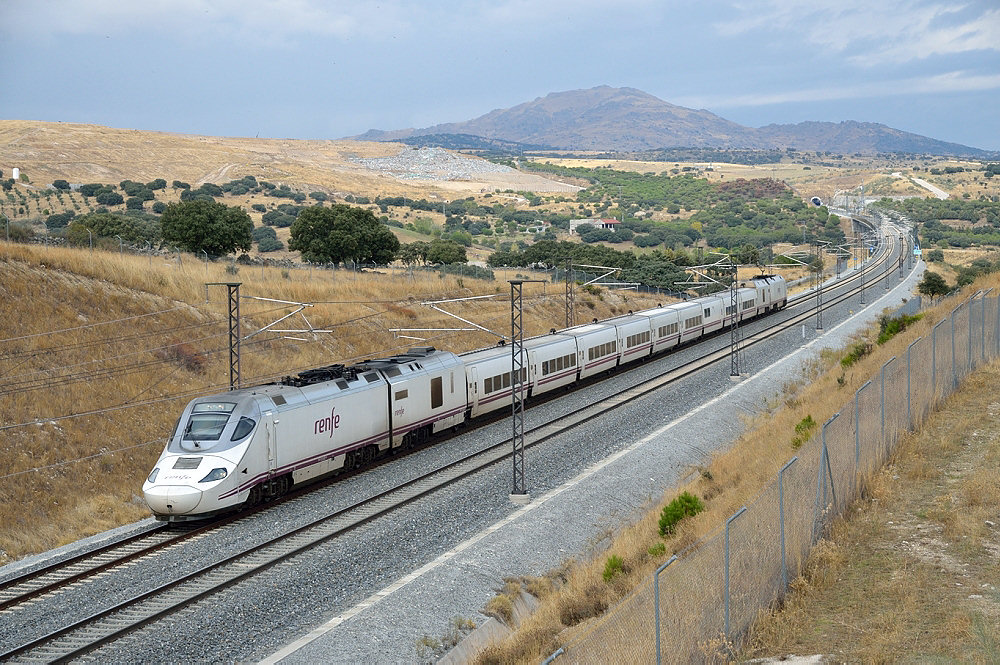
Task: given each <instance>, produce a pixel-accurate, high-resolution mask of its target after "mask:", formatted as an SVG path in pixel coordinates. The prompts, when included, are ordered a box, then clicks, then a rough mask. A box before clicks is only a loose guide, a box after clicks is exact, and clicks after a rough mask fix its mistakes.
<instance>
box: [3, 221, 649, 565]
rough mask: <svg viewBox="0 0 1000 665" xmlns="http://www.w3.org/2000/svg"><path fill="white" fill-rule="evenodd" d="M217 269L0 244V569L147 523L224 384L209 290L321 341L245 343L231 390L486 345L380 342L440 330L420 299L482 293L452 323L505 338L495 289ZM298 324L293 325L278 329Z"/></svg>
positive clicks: (590, 306) (221, 320) (533, 290)
mask: <svg viewBox="0 0 1000 665" xmlns="http://www.w3.org/2000/svg"><path fill="white" fill-rule="evenodd" d="M226 268H227V264H213V263H210V264H207V265H206V264H205V263H203V262H199V261H198V260H196V259H195V258H194V257H192V256H190V255H185V256H182V257H181V259H180V262H178V260H177V258H176V257H172V258H170V259H169V260H165V259H164V258H162V257H155V258H151V257H139V256H130V255H128V254H126V255H119V254H118V253H117V252H107V251H95V252H93V253H91V252H89V251H87V250H81V249H68V248H53V247H42V246H37V245H20V244H7V243H3V242H2V241H0V320H2V321H4V324H3V326H2V328H0V338H2V341H3V344H2V347H0V348H2V351H0V423H2V424H0V455H2V459H4V461H5V464H4V465H3V467H2V470H0V478H2V479H3V480H4V482H3V483H2V484H0V563H4V562H6V561H9V560H11V559H13V558H17V557H20V556H23V555H25V554H29V553H32V552H38V551H41V550H44V549H47V548H50V547H53V546H56V545H60V544H63V543H66V542H71V541H73V540H76V539H78V538H80V537H82V536H85V535H88V534H92V533H95V532H98V531H101V530H103V529H106V528H109V527H112V526H115V525H118V524H123V523H127V522H129V521H133V520H135V519H138V518H141V517H144V516H146V515H148V514H149V513H148V510H147V509H146V507H145V505H144V504H143V502H142V500H141V496H140V488H141V484H142V480H143V478H144V477H145V476H146V474H147V473H148V472H149V469H150V468H152V463H153V462H154V461H155V459H156V457H157V456H158V455H159V452H160V449H161V447H162V445H163V441H164V437H165V436H166V435H167V433H168V431H169V430H170V429H171V428H172V427H173V425H174V423H175V421H176V418H177V415H178V413H179V412H180V410H181V409H182V408H183V406H184V404H185V403H186V402H187V400H189V399H191V398H192V397H194V396H196V395H203V394H211V393H213V392H218V391H223V390H225V389H226V388H227V385H228V346H227V344H228V336H227V332H228V323H227V319H226V316H227V309H226V302H225V290H224V289H223V288H222V287H212V288H211V289H210V290H209V292H208V301H206V291H205V283H206V282H220V281H240V282H242V287H241V295H242V296H243V297H244V300H243V301H242V303H241V315H242V325H243V334H244V335H247V334H249V333H250V332H252V331H254V330H256V329H259V328H261V327H263V326H265V325H266V324H268V323H270V322H272V321H274V320H275V319H277V318H279V317H280V316H283V315H285V314H287V313H289V312H291V311H293V308H292V307H290V306H286V305H283V304H280V303H274V302H268V301H262V300H252V299H249V296H256V297H261V298H272V299H280V300H285V301H295V302H302V303H310V304H312V306H311V307H309V308H308V309H307V310H306V312H305V314H306V317H307V318H308V321H309V323H311V324H312V326H313V327H314V328H316V329H331V330H333V333H332V334H315V335H312V334H308V333H306V334H294V335H287V336H283V335H281V334H277V333H262V334H260V335H257V336H254V337H252V338H251V339H250V340H248V341H247V343H246V344H245V345H244V348H243V356H242V374H243V379H244V384H247V383H249V384H253V383H260V382H265V381H270V380H274V379H277V378H280V377H281V376H283V375H286V374H291V373H294V372H297V371H299V370H302V369H306V368H309V367H316V366H320V365H326V364H330V363H333V362H350V361H357V360H361V359H363V358H369V357H375V356H380V355H386V354H389V353H392V352H394V351H398V350H402V349H406V348H409V347H410V346H414V345H418V344H432V345H435V346H437V347H438V348H443V349H448V350H453V351H462V350H468V349H472V348H477V347H481V346H488V345H491V344H494V343H495V342H496V337H494V336H492V335H489V334H487V333H482V332H476V333H468V332H466V333H447V334H435V333H433V332H429V333H411V334H414V335H416V336H420V337H425V338H426V341H417V340H411V339H401V338H399V337H397V336H396V335H395V334H394V333H392V332H390V331H389V329H390V328H399V327H405V328H420V327H430V328H433V327H439V328H445V327H449V328H453V327H455V325H454V323H455V321H454V319H451V318H449V317H447V316H445V315H443V314H440V313H438V312H435V311H433V310H431V309H430V308H428V307H424V306H422V305H420V304H419V303H420V301H421V300H422V299H439V298H455V297H461V296H471V295H486V294H497V295H498V296H500V297H498V298H497V299H496V300H492V299H489V300H477V301H472V302H470V303H468V304H464V305H463V304H459V303H453V304H452V310H451V311H453V312H455V313H458V314H460V315H461V316H463V317H465V318H468V319H470V320H473V321H476V322H477V323H479V324H481V325H483V326H486V327H487V328H490V329H492V330H494V331H497V332H499V333H506V334H509V329H510V323H509V321H510V304H509V302H508V300H507V298H506V296H507V294H509V286H508V285H507V284H506V283H503V282H500V281H497V282H486V281H482V280H475V279H470V278H465V279H464V280H463V279H461V278H455V277H450V276H445V277H440V276H438V274H437V273H430V274H421V273H417V274H415V275H414V276H413V277H412V278H411V277H410V275H409V274H408V273H406V272H402V271H401V272H399V273H398V274H371V273H361V274H355V273H353V272H350V271H334V272H322V271H318V270H317V271H309V270H305V269H298V270H296V269H279V268H260V267H253V268H250V267H240V268H239V272H238V273H236V274H232V273H231V272H228V271H227V269H226ZM230 270H231V268H230ZM510 276H511V277H513V275H510ZM546 294H547V295H546ZM525 296H526V302H525V318H526V324H527V331H528V332H529V333H532V334H537V333H542V332H545V331H547V330H548V329H549V328H551V327H553V326H556V327H561V326H562V324H563V321H564V303H563V299H562V298H563V290H562V287H561V285H555V286H549V287H548V288H546V287H545V286H544V285H542V284H529V285H526V286H525ZM584 298H585V302H583V303H582V306H583V307H584V308H585V311H587V312H588V315H590V316H597V317H608V316H612V315H614V314H618V313H624V312H625V311H627V310H628V309H629V308H635V307H637V306H638V307H643V306H651V305H652V304H653V303H652V302H651V301H650V302H646V301H644V300H643V299H642V298H640V297H638V296H636V295H635V294H633V293H628V294H627V295H616V294H614V293H611V292H603V293H601V294H600V295H599V296H594V295H585V296H584ZM580 306H581V305H578V307H580ZM306 325H307V324H306V322H305V320H304V319H303V318H302V317H301V316H298V315H297V316H295V317H293V318H291V319H289V320H288V321H287V322H285V323H284V324H283V327H288V328H297V327H303V328H304V327H306Z"/></svg>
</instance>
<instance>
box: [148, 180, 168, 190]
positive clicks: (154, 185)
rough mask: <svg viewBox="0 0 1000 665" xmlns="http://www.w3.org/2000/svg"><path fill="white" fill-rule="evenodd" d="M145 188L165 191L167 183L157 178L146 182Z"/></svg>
mask: <svg viewBox="0 0 1000 665" xmlns="http://www.w3.org/2000/svg"><path fill="white" fill-rule="evenodd" d="M146 187H147V188H149V189H166V187H167V181H166V180H164V179H163V178H157V179H156V180H151V181H149V182H147V183H146Z"/></svg>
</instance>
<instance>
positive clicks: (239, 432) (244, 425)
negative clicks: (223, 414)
mask: <svg viewBox="0 0 1000 665" xmlns="http://www.w3.org/2000/svg"><path fill="white" fill-rule="evenodd" d="M256 425H257V423H255V422H254V421H253V419H251V418H247V417H246V416H243V417H242V418H240V421H239V422H238V423H236V429H235V430H233V436H232V438H231V439H230V441H239V440H240V439H243V438H245V437H246V436H247V434H249V433H250V432H252V431H253V428H254V427H255V426H256Z"/></svg>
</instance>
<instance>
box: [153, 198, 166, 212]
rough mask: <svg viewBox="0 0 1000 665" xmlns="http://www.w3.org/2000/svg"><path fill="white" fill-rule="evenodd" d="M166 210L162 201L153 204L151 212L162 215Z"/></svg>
mask: <svg viewBox="0 0 1000 665" xmlns="http://www.w3.org/2000/svg"><path fill="white" fill-rule="evenodd" d="M166 209H167V204H166V203H164V202H163V201H154V202H153V212H155V213H156V214H157V215H161V214H163V211H164V210H166Z"/></svg>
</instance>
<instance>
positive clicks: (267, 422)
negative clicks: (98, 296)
mask: <svg viewBox="0 0 1000 665" xmlns="http://www.w3.org/2000/svg"><path fill="white" fill-rule="evenodd" d="M277 422H278V421H277V420H276V419H274V418H272V413H271V412H270V411H267V412H265V413H264V430H265V438H266V439H267V475H268V476H271V475H273V474H274V470H275V469H276V468H278V442H277V432H276V428H275V424H276V423H277Z"/></svg>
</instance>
